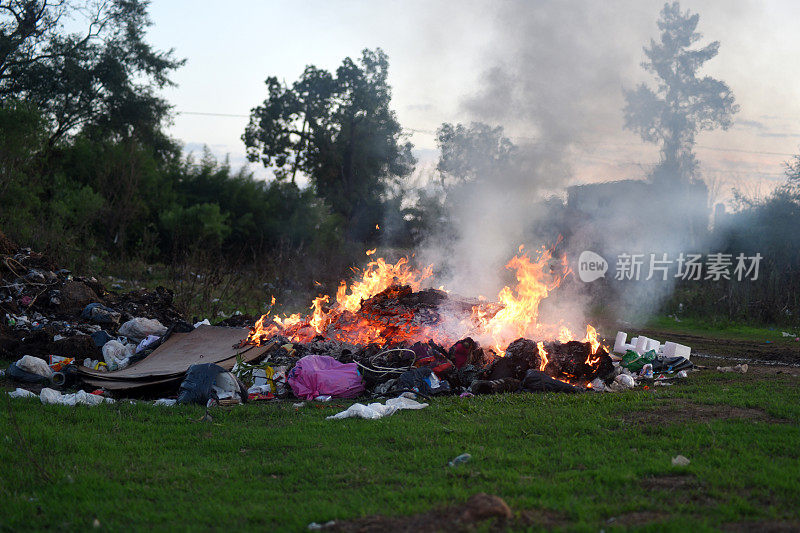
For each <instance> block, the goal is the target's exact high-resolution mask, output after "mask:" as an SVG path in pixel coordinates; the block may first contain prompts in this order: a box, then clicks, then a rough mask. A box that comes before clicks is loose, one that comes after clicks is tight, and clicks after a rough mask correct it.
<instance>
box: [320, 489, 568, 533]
mask: <svg viewBox="0 0 800 533" xmlns="http://www.w3.org/2000/svg"><path fill="white" fill-rule="evenodd" d="M569 523H570V521H569V520H568V519H567V518H566V517H565V516H564V515H563V514H561V513H559V512H557V511H552V510H547V509H541V510H539V509H537V510H525V511H522V512H520V513H518V514H517V516H516V517H513V514H512V512H511V509H510V508H509V506H508V505H507V504H506V503H505V502H504V501H503V499H502V498H500V497H498V496H492V495H488V494H484V493H480V494H475V495H474V496H472V497H470V498H469V500H467V501H466V502H465V503H463V504H460V505H453V506H449V507H445V508H438V509H433V510H431V511H427V512H424V513H419V514H415V515H408V516H382V515H376V516H368V517H365V518H358V519H356V520H349V521H337V522H335V523H332V524H330V525H328V524H323V525H322V528H321V529H322V530H323V531H336V532H349V533H356V532H357V533H370V532H377V533H385V532H386V531H400V532H409V533H411V532H414V533H427V532H431V533H433V532H437V531H475V530H476V528H478V527H480V528H481V530H488V531H506V530H508V529H509V528H511V529H518V528H525V527H531V526H538V527H545V528H548V529H551V528H556V527H560V526H565V525H568V524H569Z"/></svg>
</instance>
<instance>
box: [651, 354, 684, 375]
mask: <svg viewBox="0 0 800 533" xmlns="http://www.w3.org/2000/svg"><path fill="white" fill-rule="evenodd" d="M693 366H694V365H693V364H692V362H691V361H689V360H688V359H686V358H685V357H665V358H663V359H659V358H656V360H655V361H653V372H680V371H681V370H689V369H690V368H692V367H693Z"/></svg>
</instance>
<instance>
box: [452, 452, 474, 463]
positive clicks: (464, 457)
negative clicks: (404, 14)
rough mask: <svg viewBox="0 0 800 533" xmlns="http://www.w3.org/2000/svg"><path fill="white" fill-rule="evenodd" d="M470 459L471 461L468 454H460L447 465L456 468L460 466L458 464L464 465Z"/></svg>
mask: <svg viewBox="0 0 800 533" xmlns="http://www.w3.org/2000/svg"><path fill="white" fill-rule="evenodd" d="M470 459H472V456H471V455H470V454H468V453H462V454H461V455H459V456H458V457H456V458H455V459H453V460H452V461H450V462H449V463H447V464H448V465H450V466H456V465H460V464H463V463H466V462H468V461H469V460H470Z"/></svg>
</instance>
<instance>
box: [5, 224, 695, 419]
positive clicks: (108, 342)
mask: <svg viewBox="0 0 800 533" xmlns="http://www.w3.org/2000/svg"><path fill="white" fill-rule="evenodd" d="M448 299H449V297H448V296H447V295H446V294H445V293H443V292H441V291H434V290H431V289H426V290H421V291H414V290H412V288H411V287H409V286H403V285H397V284H392V285H390V286H389V287H387V288H386V289H385V290H382V291H380V292H378V293H377V294H375V295H373V296H372V297H371V298H369V299H367V300H364V301H362V303H361V305H360V307H361V308H362V309H365V310H366V311H365V313H369V319H370V320H373V321H380V323H381V324H382V326H381V327H382V329H381V330H380V331H381V333H380V335H373V336H372V337H371V339H372V341H371V342H366V343H360V342H357V341H355V340H354V339H355V338H356V337H354V336H353V332H354V331H355V330H354V329H351V330H350V331H349V332H348V334H347V335H335V336H327V337H326V336H323V335H319V334H315V332H314V331H313V329H310V327H309V326H308V325H303V323H298V324H297V325H295V326H294V327H293V328H294V329H287V328H283V329H277V328H273V329H271V330H270V334H269V335H268V336H267V335H261V334H259V332H263V331H264V329H263V323H262V324H261V325H259V324H257V325H256V326H255V327H253V328H243V327H228V326H227V324H223V325H216V326H212V325H211V324H210V323H209V321H208V320H204V321H202V322H198V323H195V324H190V323H188V322H186V321H185V319H184V317H183V316H182V315H181V314H180V312H179V311H178V310H177V309H176V308H175V307H174V305H173V293H172V292H171V291H170V290H168V289H166V288H163V287H158V288H157V289H155V290H137V291H129V292H121V291H113V292H109V291H108V290H106V289H105V287H104V286H103V285H102V284H101V283H100V282H99V281H98V280H97V279H95V278H93V277H81V276H77V275H74V274H73V273H72V272H69V271H68V270H65V269H62V268H58V267H57V266H56V265H54V264H53V263H52V262H51V261H49V260H48V259H47V258H46V257H45V256H44V255H42V254H39V253H36V252H34V251H32V250H31V249H29V248H18V247H16V246H14V245H13V243H9V241H8V240H7V239H5V238H4V237H3V236H2V234H0V312H2V321H1V322H0V358H1V359H6V360H8V361H12V363H11V364H10V366H9V367H8V369H7V370H6V371H5V373H6V377H7V378H9V379H11V380H14V381H15V382H16V383H17V384H18V385H20V386H19V387H18V388H17V390H16V391H14V392H13V393H12V396H17V397H22V396H30V395H37V396H38V397H39V398H40V400H41V401H42V402H43V403H62V404H68V405H75V404H78V403H81V404H88V405H97V404H99V403H102V402H103V401H113V399H114V398H133V397H135V398H159V400H158V401H157V403H158V404H159V405H172V404H174V403H197V404H202V405H211V404H222V405H230V404H239V403H244V402H247V401H266V400H285V399H292V400H296V399H299V400H302V401H312V400H313V401H327V400H330V399H331V398H345V399H356V398H369V399H373V400H379V399H381V398H388V399H389V402H387V403H386V404H381V403H371V404H369V405H364V404H355V405H354V406H352V407H351V408H350V409H348V410H347V411H345V412H342V413H339V415H336V417H337V418H346V417H349V416H359V417H363V418H378V417H381V416H385V415H386V414H391V413H393V412H394V411H396V410H398V409H417V408H421V406H422V407H424V405H425V404H420V403H417V402H416V399H418V398H420V397H421V398H431V397H433V396H437V395H447V394H449V395H453V394H456V395H460V396H462V397H469V396H472V395H477V394H496V393H508V392H562V393H581V392H616V391H622V390H625V389H629V388H632V387H634V386H636V385H637V384H639V383H642V382H652V383H653V384H656V385H657V384H668V383H669V381H670V380H671V379H673V378H675V377H682V376H685V375H686V371H687V370H690V369H691V368H692V363H691V362H690V361H689V356H690V352H691V350H690V348H688V347H686V346H681V345H678V344H675V343H670V342H667V343H665V344H663V345H662V344H661V343H660V342H658V341H656V340H653V339H648V338H646V337H642V336H640V337H637V338H634V339H632V341H631V343H627V334H625V333H624V332H620V333H619V334H618V335H617V338H616V340H615V343H614V345H613V346H614V347H613V349H608V348H606V347H605V346H609V344H608V343H607V342H606V341H605V340H604V339H599V338H597V337H596V332H594V328H591V327H590V328H589V331H587V340H586V341H585V342H580V341H577V340H564V341H535V340H532V339H527V338H519V339H517V340H515V341H513V342H511V343H510V344H508V345H507V347H505V349H504V350H503V351H502V352H501V353H498V351H497V350H496V349H495V348H494V347H492V348H486V347H482V346H481V345H480V344H479V342H478V341H476V340H474V339H473V338H471V337H465V338H463V339H461V340H458V341H457V342H454V343H450V344H449V346H445V345H444V344H443V341H442V340H441V339H437V340H434V339H432V338H429V339H428V340H414V339H413V338H411V337H412V336H410V335H409V333H408V332H409V331H412V330H413V329H412V328H411V326H409V324H413V325H415V326H414V327H418V328H420V329H419V331H431V329H430V326H431V325H432V324H435V323H436V321H437V320H439V317H438V315H437V312H438V311H437V309H438V307H439V306H440V305H443V303H446V302H447V301H448ZM449 300H450V304H452V303H453V302H452V299H449ZM462 307H463V305H462ZM362 309H359V310H357V311H356V312H354V313H350V314H342V315H341V316H340V317H339V318H338V319H337V320H336V321H332V322H331V324H330V325H328V326H327V328H328V331H330V332H340V333H341V332H343V331H345V332H347V330H346V328H347V326H348V325H349V326H353V325H354V324H355V325H358V324H361V323H363V321H364V320H366V319H365V318H364V317H362V316H360V314H359V313H362ZM365 316H366V315H365ZM387 317H388V318H387ZM251 323H252V322H251ZM398 324H399V325H398ZM401 331H402V332H405V333H404V334H400V332H401ZM290 332H291V335H289V333H290ZM393 332H394V333H397V336H396V339H392V338H391V335H390V333H393ZM437 341H438V342H437Z"/></svg>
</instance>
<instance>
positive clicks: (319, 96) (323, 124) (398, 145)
mask: <svg viewBox="0 0 800 533" xmlns="http://www.w3.org/2000/svg"><path fill="white" fill-rule="evenodd" d="M388 69H389V62H388V58H387V56H386V54H385V53H384V52H383V51H382V50H381V49H376V50H374V51H373V50H364V51H363V52H362V55H361V59H360V60H359V61H358V62H355V61H353V60H352V59H350V58H349V57H348V58H346V59H345V60H344V61H343V62H342V65H341V66H340V67H339V68H338V69H337V70H336V74H335V75H332V74H331V73H330V72H327V71H325V70H322V69H319V68H317V67H315V66H313V65H312V66H308V67H306V69H305V71H304V72H303V75H302V76H301V77H300V79H299V80H297V81H295V82H294V83H293V84H292V85H291V86H287V85H285V84H281V83H280V82H279V81H278V79H277V78H275V77H269V78H267V80H266V85H267V92H268V96H267V99H266V100H265V101H264V103H263V104H261V105H260V106H258V107H256V108H254V109H253V110H252V112H251V114H250V123H249V125H248V126H247V128H246V130H245V133H244V135H243V136H242V139H243V140H244V143H245V145H246V146H247V153H248V158H249V159H250V161H253V162H258V161H260V162H261V163H263V165H264V166H265V167H267V168H270V169H272V171H273V172H274V174H275V177H276V178H277V179H278V180H284V179H291V181H292V182H295V180H296V178H297V176H298V173H302V174H304V175H306V176H308V178H309V179H310V181H311V184H312V185H313V187H314V188H315V190H316V192H317V193H318V194H319V195H320V196H321V197H322V198H324V199H325V200H326V201H327V203H328V204H329V205H330V207H331V209H332V210H333V211H334V212H335V213H338V214H340V215H342V216H343V217H344V218H345V220H347V223H348V227H349V230H350V236H351V237H352V238H354V239H362V238H365V236H366V235H367V234H368V233H369V231H370V230H371V229H372V228H374V226H375V224H376V223H378V222H380V219H381V212H382V204H383V202H384V200H385V196H386V194H387V193H388V191H389V185H390V184H391V182H392V181H393V180H396V179H398V178H400V177H403V176H406V175H408V174H409V173H410V172H411V171H412V170H413V165H414V163H415V160H414V157H413V156H412V155H411V148H412V145H411V143H409V142H404V136H403V134H402V130H401V128H400V124H399V123H398V122H397V117H396V116H395V113H394V112H393V111H392V110H391V109H390V107H389V104H390V101H391V89H390V87H389V84H388V80H387V76H388Z"/></svg>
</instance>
